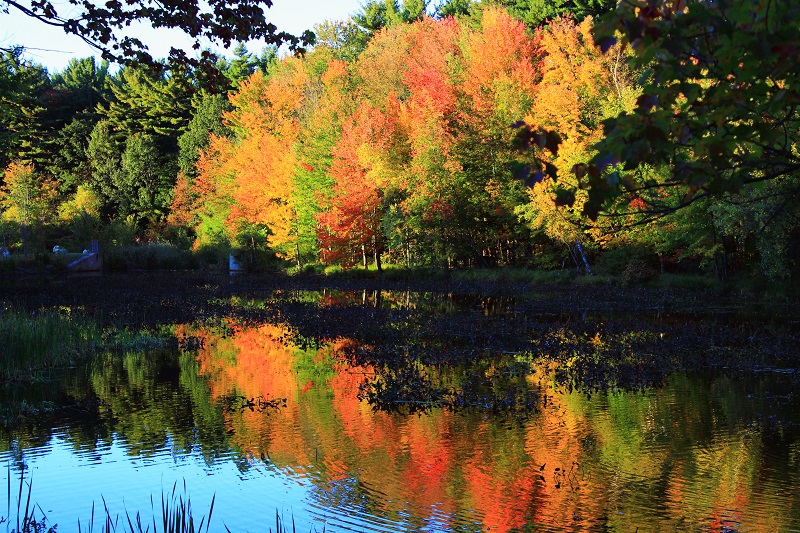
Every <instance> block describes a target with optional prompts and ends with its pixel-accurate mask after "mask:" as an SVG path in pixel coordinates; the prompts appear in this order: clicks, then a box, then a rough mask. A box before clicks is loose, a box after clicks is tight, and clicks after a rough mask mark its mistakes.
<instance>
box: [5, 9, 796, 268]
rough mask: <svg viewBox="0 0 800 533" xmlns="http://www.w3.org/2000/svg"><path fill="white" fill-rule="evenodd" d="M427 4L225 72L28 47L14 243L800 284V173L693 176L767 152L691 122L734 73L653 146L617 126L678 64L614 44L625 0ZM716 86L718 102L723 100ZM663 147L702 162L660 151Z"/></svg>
mask: <svg viewBox="0 0 800 533" xmlns="http://www.w3.org/2000/svg"><path fill="white" fill-rule="evenodd" d="M427 8H429V6H427V5H426V2H424V1H422V0H405V1H404V2H401V3H397V2H394V1H391V0H390V1H377V0H375V1H371V2H368V3H366V4H365V5H364V6H363V7H362V9H361V10H360V11H359V12H358V13H355V14H354V15H353V16H352V18H351V19H349V20H346V21H330V22H326V23H323V24H321V25H319V26H317V27H316V28H315V29H314V30H315V33H316V36H317V40H316V44H315V45H314V46H313V47H312V48H310V49H308V50H307V51H306V52H305V53H304V54H302V55H293V56H286V57H282V58H279V57H278V55H277V53H276V50H275V49H274V48H265V49H264V51H262V52H261V53H258V54H254V53H251V52H250V51H248V50H247V49H246V48H245V47H244V46H242V45H239V46H237V47H236V49H235V50H234V56H233V57H232V58H228V59H224V60H220V61H219V63H218V64H217V71H218V73H219V75H212V74H209V71H208V69H204V70H192V69H191V68H190V67H188V66H184V67H174V68H164V69H160V70H159V69H155V70H154V69H152V68H148V67H145V66H136V65H130V64H129V65H126V66H123V67H120V68H119V69H117V70H112V69H110V67H109V65H108V64H106V63H98V62H96V61H95V59H94V58H86V59H82V60H73V61H72V62H70V64H69V65H68V66H67V67H66V68H65V69H64V70H63V71H60V72H55V73H50V72H48V71H47V70H46V69H45V68H44V67H42V66H41V65H37V64H34V63H31V62H29V61H26V60H25V59H23V55H22V50H20V49H12V50H8V51H6V53H5V55H4V57H3V58H2V64H1V65H0V89H2V101H1V102H0V121H1V122H2V127H0V167H2V168H3V169H4V172H3V176H2V192H0V205H1V206H2V219H0V232H2V234H3V244H4V245H5V246H6V247H7V248H8V249H10V250H11V251H12V253H21V252H23V249H24V248H27V249H28V250H29V251H31V252H33V251H43V250H49V249H51V248H52V247H53V246H54V245H55V244H59V245H62V246H66V247H67V248H69V249H74V250H80V249H82V248H85V247H87V246H88V242H89V241H91V240H93V239H95V240H100V241H101V243H102V245H103V246H104V247H106V248H108V247H112V246H123V245H130V244H132V243H154V242H158V243H166V244H169V245H172V246H174V247H176V248H180V249H185V250H194V251H196V252H198V253H206V255H207V257H212V256H216V255H220V256H222V255H223V254H225V255H227V252H228V251H229V250H234V251H235V253H238V254H239V255H241V256H242V257H243V258H245V259H246V260H249V261H258V260H262V261H263V260H265V258H269V257H276V258H278V259H277V260H283V261H286V262H287V264H294V265H296V266H298V267H302V266H305V265H315V264H326V265H342V266H343V267H351V266H354V265H363V266H367V264H374V265H375V266H376V267H377V268H380V267H381V265H382V264H384V263H393V264H400V265H405V266H409V267H417V266H437V267H481V266H495V265H518V266H527V267H536V268H545V269H552V268H563V267H564V266H565V265H566V266H578V265H580V266H581V267H582V266H583V260H582V258H581V257H580V255H581V254H580V253H578V250H582V253H583V252H585V255H586V256H587V258H588V260H589V262H590V263H591V264H593V265H594V264H597V263H599V264H600V265H603V266H605V267H607V268H608V269H609V270H611V271H614V272H617V273H619V272H623V271H625V270H626V269H627V270H629V271H631V273H632V275H634V276H636V275H639V276H644V277H646V276H647V275H650V274H652V275H655V274H657V273H658V272H664V271H675V270H679V271H688V272H695V271H705V272H709V273H713V274H715V275H717V276H719V277H722V278H725V277H727V276H728V275H729V274H730V273H733V272H741V273H743V274H745V275H748V276H756V277H760V278H765V279H770V280H776V279H782V278H790V277H792V276H794V275H796V273H797V263H798V260H799V259H800V254H798V251H797V247H798V244H800V231H799V230H798V228H800V225H798V218H797V217H798V214H799V213H800V205H798V202H797V198H796V197H797V192H798V189H800V181H798V177H800V174H799V172H800V170H798V169H800V164H798V165H796V166H795V167H792V166H791V165H790V166H788V167H781V169H783V170H784V171H783V172H781V173H780V174H776V175H771V174H768V172H769V171H768V170H767V169H766V168H765V167H761V166H758V165H752V166H750V167H747V172H748V176H750V177H753V176H755V178H754V179H750V180H748V179H742V180H740V181H738V182H737V185H736V186H730V187H727V188H726V187H723V188H720V187H719V186H718V184H717V182H715V181H712V180H711V179H710V178H708V179H705V178H703V179H697V180H695V181H692V179H683V178H681V179H679V178H680V172H682V171H683V170H684V169H685V168H688V167H686V165H688V166H691V165H695V166H697V165H699V164H701V163H703V164H705V163H706V162H707V160H708V159H709V158H713V157H718V158H719V157H722V156H723V155H725V154H726V152H725V151H724V150H725V149H728V148H729V149H730V150H731V153H732V154H741V153H742V152H743V151H747V153H748V154H751V153H752V152H753V150H750V149H748V148H747V147H746V146H745V144H746V143H745V142H743V141H737V140H725V135H726V134H725V133H719V131H723V130H725V131H727V130H728V129H729V128H730V129H731V130H736V128H739V129H746V128H747V127H749V126H748V124H747V123H745V121H743V120H737V119H736V118H735V117H734V118H732V119H731V120H732V121H734V120H737V121H736V122H735V123H731V124H727V123H726V122H725V120H726V119H725V117H722V118H720V117H719V116H717V115H713V113H712V111H713V110H712V109H710V108H709V110H708V113H709V115H708V117H705V118H707V120H706V123H707V125H703V128H705V129H704V133H701V134H699V135H698V134H697V133H696V132H695V131H694V130H692V131H689V130H688V126H686V128H685V131H684V129H682V128H684V126H683V125H682V123H681V120H682V116H681V115H680V112H681V111H682V110H683V111H685V110H687V109H689V108H691V109H692V115H691V117H693V119H696V118H697V117H696V114H697V113H696V109H699V107H692V106H693V105H694V103H695V102H694V101H693V100H692V94H694V93H693V91H695V92H701V91H709V90H711V89H715V87H714V86H713V83H715V81H709V80H708V79H703V78H702V76H704V75H705V74H703V72H706V73H707V72H710V70H711V68H712V67H708V68H706V69H705V70H699V71H697V72H699V74H698V73H697V72H695V73H692V74H691V75H692V76H697V77H695V78H692V79H686V80H684V81H685V83H686V87H683V86H682V85H681V86H680V87H683V88H682V92H680V93H679V94H678V96H677V97H676V100H675V101H674V102H671V104H670V105H671V106H672V107H670V108H666V107H665V111H666V112H667V118H666V119H663V120H669V121H671V123H670V125H669V126H667V128H668V129H669V130H670V131H675V132H676V133H675V135H676V136H677V137H679V138H681V139H683V140H684V141H686V144H685V145H684V146H682V147H678V148H673V147H672V145H669V141H668V139H667V138H666V137H664V138H663V139H662V138H661V137H660V136H659V135H660V134H658V132H656V133H654V134H650V133H647V132H650V131H651V130H654V129H657V127H659V125H658V123H655V122H653V123H647V124H645V126H642V122H641V121H640V122H639V123H638V124H639V126H638V127H645V129H646V128H649V129H646V133H647V134H648V135H650V136H651V138H652V143H651V144H649V145H647V146H645V147H643V145H642V144H641V143H639V142H638V141H637V142H633V140H632V139H633V129H631V130H630V131H631V133H630V135H629V136H628V137H627V138H626V137H625V135H624V134H619V135H617V136H616V137H614V136H612V135H610V134H609V132H610V131H611V130H612V126H613V127H617V130H619V128H620V125H621V124H625V123H624V120H626V118H627V119H631V118H636V117H638V116H640V115H637V113H640V112H642V110H644V109H645V108H650V107H653V106H658V105H659V104H658V101H657V99H656V98H654V97H653V95H652V94H651V93H648V92H647V88H648V84H650V85H652V84H653V83H660V84H662V85H661V86H663V87H670V86H672V85H671V84H670V82H668V81H665V80H663V79H662V80H659V79H658V75H659V74H658V73H659V72H662V71H663V70H659V69H658V68H655V67H654V65H655V66H658V65H657V63H658V62H659V61H660V56H659V55H658V54H655V55H654V56H653V57H649V58H645V60H644V61H642V57H641V56H642V54H641V53H639V57H638V58H636V60H634V56H636V54H637V46H638V43H633V44H634V46H625V44H626V43H625V42H623V41H624V40H620V41H619V42H615V41H613V40H612V41H603V40H601V39H598V37H597V35H596V31H595V30H596V27H597V25H598V22H597V21H598V20H602V19H598V17H606V18H607V17H609V16H613V15H614V13H613V12H611V13H609V12H610V10H611V9H613V5H612V4H611V3H610V2H605V1H599V0H598V1H589V2H586V1H581V0H574V1H567V2H553V3H541V2H533V1H530V2H526V1H524V0H516V1H510V0H506V1H474V0H472V1H471V0H450V1H448V2H444V3H442V4H441V5H439V6H437V7H436V8H435V9H434V10H433V11H434V13H433V15H432V16H431V15H430V14H426V9H427ZM428 10H429V11H431V10H430V9H428ZM637 13H638V15H637V16H638V17H639V19H642V17H643V16H648V15H647V14H646V13H645V14H644V15H643V14H642V13H644V12H637ZM604 14H605V15H604ZM659 16H662V17H664V18H666V15H665V14H663V13H662V14H661V15H659ZM648 31H649V30H648ZM652 35H653V34H651V33H647V34H643V35H642V37H641V39H640V40H645V41H646V40H647V39H651V41H650V42H652V39H655V38H656V37H653V36H652ZM627 44H629V45H630V44H631V43H630V42H629V43H627ZM781 53H783V52H781ZM786 53H791V51H789V52H786ZM702 60H703V59H702V58H701V60H700V61H702ZM683 61H684V64H686V63H687V62H688V63H689V64H690V65H691V64H694V65H697V64H698V60H697V59H696V58H694V57H691V56H690V57H687V58H684V60H683ZM742 64H744V60H743V63H742ZM700 66H701V67H702V66H703V65H702V64H701V65H700ZM654 72H655V74H654ZM751 74H752V73H751ZM687 75H688V74H687ZM733 75H734V74H731V76H733ZM793 75H794V76H796V74H793ZM763 76H764V78H765V79H766V80H767V82H766V83H767V85H768V87H767V88H768V90H769V91H772V92H770V93H769V94H770V95H773V96H774V95H775V94H777V93H779V92H780V91H781V90H782V88H786V87H789V83H788V82H787V81H786V80H785V79H782V78H780V75H779V74H775V73H774V72H773V73H769V72H767V73H764V74H763ZM771 77H772V78H771ZM770 79H771V80H772V81H771V82H770V81H769V80H770ZM732 83H733V82H731V83H728V85H730V86H731V87H733V89H729V90H732V91H736V90H739V89H737V86H736V85H735V84H733V85H732ZM695 86H696V87H698V88H697V89H694V87H695ZM783 92H784V93H786V92H787V91H786V90H783ZM701 94H702V95H703V97H702V98H700V97H697V96H695V100H697V101H700V100H703V98H705V99H706V100H707V101H710V100H708V97H707V95H708V94H711V93H710V92H702V93H701ZM773 96H771V97H770V98H772V97H773ZM774 97H775V98H777V96H774ZM732 98H734V102H737V101H736V100H735V98H736V97H735V96H733V97H732ZM780 98H783V99H784V100H783V103H782V104H781V105H782V106H783V109H785V111H786V113H785V117H784V118H779V119H775V122H774V123H769V124H768V126H769V128H770V130H775V131H780V132H781V134H782V135H784V137H785V141H783V142H784V144H785V151H786V153H787V154H788V158H789V160H790V161H797V160H798V145H797V139H798V126H797V124H798V123H797V120H796V114H795V111H796V109H795V108H796V106H797V105H798V104H799V103H800V102H796V101H794V99H793V98H794V93H791V94H790V96H786V95H785V94H784V95H783V96H781V97H780ZM741 99H742V100H743V102H742V104H741V106H743V107H745V108H746V107H747V106H750V105H752V102H749V101H746V98H744V97H741ZM778 102H780V100H779V101H778ZM698 105H699V104H698ZM736 105H739V104H738V103H737V104H736ZM775 105H778V104H777V103H776V104H775ZM681 106H683V107H681ZM706 107H709V104H707V106H706ZM776 115H777V114H776ZM729 116H733V115H729ZM765 120H767V119H765ZM706 123H704V124H706ZM676 124H677V125H676ZM687 124H689V125H693V123H689V122H687ZM626 127H630V128H632V126H626ZM539 131H541V132H556V133H557V135H556V134H547V135H546V134H544V133H542V134H538V133H536V132H539ZM627 131H628V130H625V131H624V132H623V133H625V132H627ZM738 132H739V130H736V131H734V133H735V134H740V133H738ZM740 135H744V134H743V133H742V134H740ZM706 137H708V138H713V139H717V138H720V137H721V138H723V141H721V142H722V143H723V144H725V143H727V145H725V146H721V145H719V143H718V144H713V143H711V142H710V141H708V142H707V141H706ZM692 138H693V139H695V140H696V139H700V141H699V142H696V144H689V143H690V140H689V139H692ZM609 139H611V141H613V142H615V143H617V146H620V149H619V150H618V151H619V152H620V153H622V154H623V155H622V160H615V161H614V162H613V163H614V164H615V165H618V166H619V172H614V173H613V174H608V173H605V174H603V175H602V176H603V177H602V180H605V181H598V179H600V178H598V176H600V174H599V173H598V172H596V171H595V166H593V165H587V163H589V162H591V161H593V158H595V159H596V158H598V157H599V155H602V153H604V152H603V151H602V150H604V149H607V148H608V146H607V145H608V143H609V142H611V141H609ZM626 139H627V140H626ZM629 141H630V142H629ZM737 142H738V143H739V144H735V143H737ZM603 143H606V145H605V146H604V145H603ZM659 143H662V145H663V148H662V147H659V146H662V145H659ZM726 147H727V148H726ZM662 149H663V151H668V150H673V151H674V152H675V153H677V152H680V156H681V158H682V159H681V161H682V162H681V163H680V164H678V163H676V164H671V165H670V164H652V163H649V162H648V160H647V159H646V158H645V157H644V156H643V155H642V154H643V153H651V152H658V151H659V150H662ZM637 150H638V151H637ZM725 157H728V156H727V155H725ZM759 157H760V158H761V159H762V160H763V159H764V158H767V157H770V155H769V154H768V153H767V151H766V149H763V150H762V152H761V153H760V155H759ZM792 158H794V159H792ZM734 159H735V158H734ZM731 161H732V162H731V165H732V167H733V166H735V164H736V163H735V161H734V160H733V159H732V160H731ZM626 162H635V163H636V164H635V165H633V164H628V165H626ZM711 164H713V165H716V166H715V167H714V168H715V169H717V170H718V169H719V167H720V163H719V161H716V160H714V161H712V163H711ZM748 164H751V163H748ZM786 168H788V170H785V169H786ZM701 170H702V168H701ZM698 172H699V171H698ZM584 175H585V176H586V179H590V180H591V179H594V181H592V182H591V183H592V188H589V187H587V186H586V184H585V180H584V179H583V177H584ZM698 175H702V174H698ZM608 176H611V177H608ZM676 176H678V177H676ZM761 176H764V178H763V179H761V178H760V177H761ZM612 179H613V180H615V181H614V182H613V183H612V181H611V180H612ZM737 179H738V178H737ZM618 182H619V183H618ZM603 187H605V188H606V189H609V190H611V188H614V190H616V188H620V190H621V191H622V193H614V194H607V195H605V196H603V195H601V196H600V199H601V200H602V201H603V203H602V205H601V204H599V203H597V202H598V200H597V197H598V196H597V191H598V190H600V191H602V190H603ZM592 191H594V192H593V194H594V196H590V192H592ZM587 213H588V214H589V216H587ZM215 254H216V255H215ZM259 258H260V259H259Z"/></svg>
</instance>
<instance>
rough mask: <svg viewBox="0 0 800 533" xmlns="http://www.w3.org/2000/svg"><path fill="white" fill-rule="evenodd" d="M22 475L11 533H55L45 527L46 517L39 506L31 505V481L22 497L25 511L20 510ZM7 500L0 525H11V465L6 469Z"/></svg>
mask: <svg viewBox="0 0 800 533" xmlns="http://www.w3.org/2000/svg"><path fill="white" fill-rule="evenodd" d="M24 477H25V476H24V475H20V477H19V492H18V493H17V519H16V526H17V527H16V529H12V530H11V533H55V532H56V528H55V526H48V525H47V515H45V513H44V511H43V510H42V508H41V506H39V505H36V504H33V505H32V504H31V494H32V493H33V481H31V482H29V483H28V494H27V496H25V497H24V500H25V509H24V511H23V509H22V501H23V489H24V487H25V479H24ZM7 489H8V499H7V501H6V516H5V517H0V525H2V524H8V525H9V526H10V525H11V465H10V464H9V467H8V487H7ZM37 508H38V509H39V512H40V513H41V516H40V518H39V519H37V518H36V509H37Z"/></svg>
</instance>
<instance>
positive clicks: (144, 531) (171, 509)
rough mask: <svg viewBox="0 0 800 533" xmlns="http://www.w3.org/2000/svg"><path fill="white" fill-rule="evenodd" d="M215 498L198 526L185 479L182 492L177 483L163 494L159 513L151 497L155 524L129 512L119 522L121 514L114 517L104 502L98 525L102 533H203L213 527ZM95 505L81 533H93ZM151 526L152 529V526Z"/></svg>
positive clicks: (214, 497) (80, 530)
mask: <svg viewBox="0 0 800 533" xmlns="http://www.w3.org/2000/svg"><path fill="white" fill-rule="evenodd" d="M215 501H216V495H215V496H213V497H212V498H211V506H210V508H209V510H208V516H203V517H201V518H200V522H199V523H196V520H195V515H194V512H193V511H192V502H191V500H190V499H189V495H188V493H187V491H186V480H184V482H183V493H179V492H178V482H177V481H176V482H175V484H174V485H173V486H172V491H171V492H169V493H165V492H163V491H162V492H161V508H160V510H159V511H157V510H156V506H155V502H154V500H153V497H152V496H151V497H150V506H151V509H152V514H153V516H152V522H150V521H149V520H143V519H142V515H141V514H140V513H138V512H137V513H136V515H135V516H131V514H130V513H129V512H128V511H127V510H126V511H125V516H124V517H123V518H122V519H120V517H119V515H117V516H114V517H112V515H111V512H110V511H109V510H108V506H107V505H106V502H105V500H103V510H104V511H105V516H103V518H102V523H101V524H99V527H100V532H101V533H117V532H118V531H119V532H120V533H150V531H152V533H200V532H202V531H205V532H206V533H207V532H208V531H209V528H210V527H211V516H212V515H213V514H214V502H215ZM94 512H95V511H94V505H92V517H91V520H90V521H89V522H88V523H87V524H86V525H85V526H84V525H83V524H81V523H80V522H78V533H83V532H84V531H86V532H87V533H94V531H95V529H94V528H95V522H94V518H95V517H94ZM151 525H152V530H151V529H150V526H151Z"/></svg>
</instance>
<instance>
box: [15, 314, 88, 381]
mask: <svg viewBox="0 0 800 533" xmlns="http://www.w3.org/2000/svg"><path fill="white" fill-rule="evenodd" d="M101 339H102V331H101V329H100V327H99V326H97V324H95V323H94V322H92V321H90V320H88V319H85V318H82V317H77V316H73V315H72V313H71V312H70V310H69V309H61V310H59V311H47V312H44V313H36V314H30V313H26V312H21V311H16V310H13V309H8V308H6V309H0V346H2V348H0V383H2V382H4V381H12V380H18V379H25V380H30V378H31V376H32V375H33V374H35V373H36V372H40V371H41V370H46V369H48V368H53V367H63V366H68V365H69V364H71V363H72V362H73V361H74V360H75V359H76V358H78V357H80V356H82V355H86V354H89V353H92V352H93V351H95V350H96V349H97V348H98V346H99V345H100V343H101Z"/></svg>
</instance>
